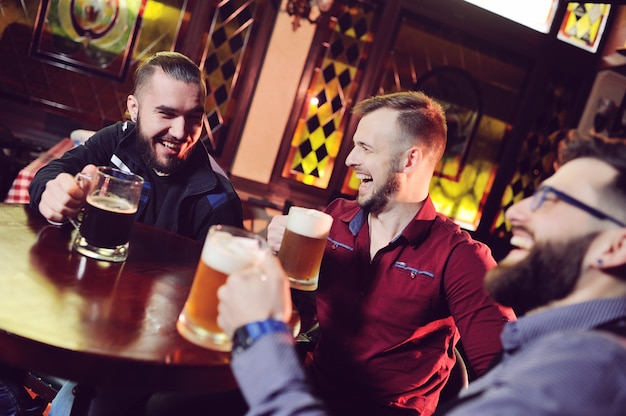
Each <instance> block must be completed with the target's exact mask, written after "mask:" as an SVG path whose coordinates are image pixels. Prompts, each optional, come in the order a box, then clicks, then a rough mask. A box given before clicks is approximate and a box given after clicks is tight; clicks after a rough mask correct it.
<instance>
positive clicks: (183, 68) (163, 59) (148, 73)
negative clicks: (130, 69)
mask: <svg viewBox="0 0 626 416" xmlns="http://www.w3.org/2000/svg"><path fill="white" fill-rule="evenodd" d="M157 68H161V69H162V70H163V72H165V73H166V74H167V75H168V76H170V77H172V78H174V79H175V80H177V81H183V82H185V83H187V84H198V85H200V88H201V89H202V91H203V93H204V95H206V84H205V81H204V75H203V73H202V71H201V70H200V68H198V65H196V64H195V63H194V62H193V61H192V60H191V59H189V58H187V57H186V56H185V55H183V54H181V53H178V52H157V53H155V54H154V55H152V56H151V57H150V58H148V59H147V60H145V61H143V62H142V63H141V64H140V65H139V67H138V68H137V71H136V72H135V87H134V94H135V95H136V94H137V93H139V92H140V91H141V89H142V88H143V87H144V86H145V85H147V84H148V83H149V82H150V79H151V78H152V75H154V72H155V71H156V69H157Z"/></svg>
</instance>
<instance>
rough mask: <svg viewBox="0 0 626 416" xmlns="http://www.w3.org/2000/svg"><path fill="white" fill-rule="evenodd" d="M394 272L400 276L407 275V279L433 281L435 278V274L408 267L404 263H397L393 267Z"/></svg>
mask: <svg viewBox="0 0 626 416" xmlns="http://www.w3.org/2000/svg"><path fill="white" fill-rule="evenodd" d="M393 267H394V272H395V273H398V274H400V275H406V276H407V277H409V278H411V279H413V280H415V279H419V280H424V281H432V280H433V279H434V278H435V274H434V273H432V272H429V271H428V270H420V269H416V268H414V267H411V266H408V265H407V264H406V263H405V262H403V261H397V262H395V263H394V265H393Z"/></svg>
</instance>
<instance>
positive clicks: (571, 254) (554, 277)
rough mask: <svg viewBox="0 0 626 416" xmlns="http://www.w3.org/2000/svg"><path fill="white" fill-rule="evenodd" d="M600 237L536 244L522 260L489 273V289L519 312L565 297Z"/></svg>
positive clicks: (504, 303) (496, 298)
mask: <svg viewBox="0 0 626 416" xmlns="http://www.w3.org/2000/svg"><path fill="white" fill-rule="evenodd" d="M596 236H597V233H591V234H587V235H584V236H582V237H577V238H574V239H571V240H569V241H567V242H563V243H554V242H552V243H544V244H539V245H535V247H533V249H532V250H531V251H530V253H528V255H527V256H526V257H525V258H524V259H522V260H520V261H519V262H517V263H515V264H512V265H500V266H497V267H495V268H494V269H492V270H490V271H489V272H487V276H486V277H485V288H486V289H487V292H489V294H490V295H491V296H492V297H493V299H494V300H495V301H496V302H498V303H500V304H502V305H504V306H510V307H511V308H513V310H514V311H515V313H516V314H518V315H525V314H526V313H527V312H528V311H530V310H533V309H536V308H538V307H540V306H544V305H547V304H548V303H550V302H552V301H555V300H559V299H563V298H564V297H566V296H567V295H569V294H570V293H571V292H572V290H573V289H574V287H575V286H576V283H577V282H578V278H579V276H580V273H581V266H582V259H583V257H584V255H585V253H586V252H587V249H588V248H589V244H591V241H592V240H593V239H594V238H595V237H596Z"/></svg>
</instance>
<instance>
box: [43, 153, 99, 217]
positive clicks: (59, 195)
mask: <svg viewBox="0 0 626 416" xmlns="http://www.w3.org/2000/svg"><path fill="white" fill-rule="evenodd" d="M95 171H96V167H95V166H94V165H87V166H85V167H84V168H83V170H82V172H81V174H84V175H86V176H92V175H93V174H94V173H95ZM88 189H89V183H88V181H84V180H83V181H77V180H76V179H75V178H74V176H72V175H70V174H69V173H60V174H59V175H58V176H57V177H56V178H54V179H53V180H51V181H48V183H46V189H45V190H44V191H43V194H42V195H41V201H40V202H39V212H40V213H41V215H43V216H44V217H45V218H46V219H47V220H48V221H53V222H63V221H65V220H66V219H67V218H73V217H75V216H76V215H78V212H79V211H80V210H81V208H82V207H83V205H84V204H85V199H86V197H87V190H88Z"/></svg>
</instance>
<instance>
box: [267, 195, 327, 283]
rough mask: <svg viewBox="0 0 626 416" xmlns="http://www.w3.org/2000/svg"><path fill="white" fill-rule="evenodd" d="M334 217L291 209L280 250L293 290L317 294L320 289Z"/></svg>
mask: <svg viewBox="0 0 626 416" xmlns="http://www.w3.org/2000/svg"><path fill="white" fill-rule="evenodd" d="M332 223H333V217H331V216H330V215H328V214H326V213H323V212H321V211H317V210H314V209H308V208H302V207H295V206H293V207H291V208H289V215H288V217H287V227H286V229H285V234H284V235H283V241H282V243H281V245H280V250H279V251H278V259H279V260H280V262H281V264H282V265H283V268H284V269H285V272H286V273H287V276H289V281H290V282H291V287H292V288H294V289H300V290H306V291H313V290H316V289H317V281H318V275H319V272H320V265H321V264H322V256H323V255H324V249H325V247H326V240H327V239H328V233H329V232H330V226H331V225H332Z"/></svg>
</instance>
